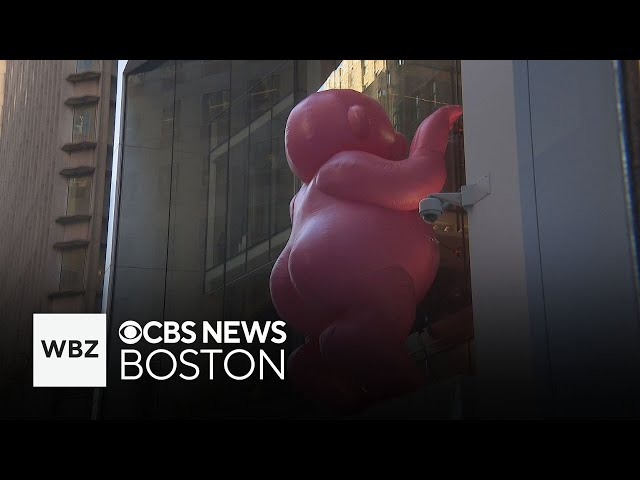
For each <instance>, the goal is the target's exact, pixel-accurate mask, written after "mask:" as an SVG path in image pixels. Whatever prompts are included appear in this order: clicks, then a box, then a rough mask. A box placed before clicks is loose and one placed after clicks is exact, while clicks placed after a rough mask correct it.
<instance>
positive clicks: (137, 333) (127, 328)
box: [118, 320, 142, 345]
mask: <svg viewBox="0 0 640 480" xmlns="http://www.w3.org/2000/svg"><path fill="white" fill-rule="evenodd" d="M118 335H120V340H122V341H123V342H124V343H126V344H127V345H133V344H134V343H137V342H138V340H140V337H142V329H141V328H140V325H138V323H137V322H134V321H133V320H127V321H126V322H124V323H123V324H122V325H120V329H119V330H118Z"/></svg>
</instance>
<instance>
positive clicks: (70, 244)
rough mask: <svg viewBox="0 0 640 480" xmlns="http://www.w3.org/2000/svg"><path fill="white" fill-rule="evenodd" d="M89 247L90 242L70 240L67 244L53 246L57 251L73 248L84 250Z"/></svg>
mask: <svg viewBox="0 0 640 480" xmlns="http://www.w3.org/2000/svg"><path fill="white" fill-rule="evenodd" d="M87 245H89V240H68V241H66V242H58V243H54V244H53V248H55V249H57V250H70V249H72V248H84V247H86V246H87Z"/></svg>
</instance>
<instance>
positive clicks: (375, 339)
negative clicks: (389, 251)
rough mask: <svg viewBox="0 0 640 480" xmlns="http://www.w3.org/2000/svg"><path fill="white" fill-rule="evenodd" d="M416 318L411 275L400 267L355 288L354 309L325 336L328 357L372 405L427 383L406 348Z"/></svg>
mask: <svg viewBox="0 0 640 480" xmlns="http://www.w3.org/2000/svg"><path fill="white" fill-rule="evenodd" d="M414 320H415V293H414V289H413V282H412V280H411V278H410V277H409V275H408V274H407V273H406V272H405V271H404V270H403V269H401V268H397V267H393V268H388V269H384V270H381V271H378V272H374V273H373V274H370V275H369V276H368V277H366V278H363V279H362V281H360V282H358V284H357V285H354V292H353V304H352V306H351V307H350V309H349V310H348V311H346V312H345V313H344V314H343V315H342V316H341V318H339V319H337V321H336V322H334V323H333V324H332V325H331V326H330V327H329V328H327V329H326V330H325V331H324V332H323V333H322V335H321V336H320V350H321V352H322V357H323V358H324V360H325V362H326V364H327V366H328V367H329V368H331V369H333V370H335V371H340V372H342V374H343V375H344V376H345V377H347V378H348V379H349V380H350V381H351V382H352V383H353V384H354V385H357V386H359V387H360V388H361V389H362V390H363V391H365V392H366V393H367V397H368V398H369V399H370V400H371V401H374V400H377V399H381V398H385V397H389V396H393V395H398V394H402V393H405V392H407V391H412V390H415V389H416V388H418V387H420V386H421V385H423V383H424V381H425V379H424V377H423V375H422V373H421V372H420V370H419V369H418V367H417V365H416V364H415V362H414V361H413V360H412V359H411V357H410V356H409V354H408V352H407V351H406V349H405V341H406V339H407V335H408V334H409V331H410V330H411V327H412V325H413V322H414Z"/></svg>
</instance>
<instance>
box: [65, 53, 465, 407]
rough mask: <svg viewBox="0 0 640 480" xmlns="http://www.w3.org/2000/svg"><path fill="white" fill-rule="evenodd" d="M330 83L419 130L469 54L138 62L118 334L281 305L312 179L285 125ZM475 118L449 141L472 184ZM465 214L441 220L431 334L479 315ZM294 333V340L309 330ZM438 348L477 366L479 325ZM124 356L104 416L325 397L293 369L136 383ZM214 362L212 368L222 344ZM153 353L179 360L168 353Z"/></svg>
mask: <svg viewBox="0 0 640 480" xmlns="http://www.w3.org/2000/svg"><path fill="white" fill-rule="evenodd" d="M326 88H352V89H354V90H358V91H361V92H363V93H365V94H366V95H369V96H371V97H373V98H375V99H376V100H378V101H379V102H380V103H381V104H382V105H383V106H384V108H385V110H386V111H387V113H388V115H389V118H390V119H391V120H392V122H393V124H394V126H395V128H396V129H397V130H399V131H400V132H402V133H403V134H405V136H406V137H407V138H408V139H409V140H410V139H411V138H412V136H413V134H414V132H415V130H416V129H417V127H418V125H419V124H420V122H421V121H422V120H424V118H426V117H427V116H428V115H429V114H430V113H432V112H433V111H434V110H435V109H437V108H438V107H440V106H442V105H447V104H461V89H460V62H459V61H454V60H451V61H441V60H434V61H430V60H422V61H416V60H329V61H317V60H232V61H229V60H188V61H183V60H170V61H162V62H159V61H136V62H135V63H134V62H132V61H129V63H128V64H127V68H126V69H125V72H124V97H123V98H124V100H123V116H122V119H123V120H122V121H123V128H122V138H121V141H120V146H119V151H118V153H119V156H116V158H119V160H120V173H119V185H118V195H117V199H118V200H117V202H118V203H117V208H116V210H115V215H114V218H115V227H116V228H115V229H114V232H115V233H114V236H113V238H112V241H113V249H112V256H111V258H108V259H107V267H106V268H107V271H108V272H109V278H108V281H107V282H106V284H105V285H106V286H107V288H108V290H107V292H108V295H109V297H108V301H107V302H106V310H107V312H108V314H109V318H110V327H109V338H110V342H112V343H113V342H117V341H118V328H119V326H120V325H121V324H122V323H123V322H124V321H126V320H128V319H134V320H136V321H137V322H139V323H140V324H144V323H146V322H149V321H151V320H157V321H158V320H159V321H162V320H165V321H166V320H174V321H178V322H182V321H187V320H192V321H194V322H196V323H198V322H202V321H204V320H208V321H216V320H247V321H267V320H276V319H278V316H277V313H276V311H275V309H274V308H273V305H272V303H271V299H270V293H269V275H270V272H271V268H272V266H273V262H274V261H275V260H276V259H277V257H278V255H279V254H280V252H281V251H282V249H283V248H284V246H285V245H286V243H287V240H288V238H289V234H290V231H291V221H290V218H289V203H290V201H291V198H292V197H293V195H294V194H295V192H296V191H297V189H298V188H299V187H300V182H299V180H297V179H296V178H295V177H294V176H293V174H292V172H291V171H290V169H289V166H288V164H287V160H286V155H285V151H284V130H285V124H286V121H287V118H288V115H289V113H290V111H291V109H292V108H293V107H294V106H295V105H296V104H297V103H299V102H300V101H301V100H302V99H304V98H305V97H306V96H308V95H310V94H312V93H314V92H316V91H318V90H321V89H326ZM461 132H462V127H461V125H459V126H457V127H456V129H454V131H453V133H452V136H451V143H450V146H449V148H448V153H447V169H448V178H447V184H446V185H445V187H444V188H445V190H447V191H457V190H459V188H460V186H461V185H462V184H463V183H464V154H463V144H462V135H460V133H461ZM77 188H78V189H81V188H82V186H81V185H78V187H77ZM466 228H467V227H466V218H465V214H464V213H461V212H456V211H450V212H446V213H445V214H444V215H443V216H442V217H441V218H440V219H439V220H438V222H436V223H435V224H434V230H435V231H436V235H437V238H438V241H439V243H440V245H441V247H442V248H441V258H442V259H441V267H440V272H439V274H438V277H437V280H436V283H435V284H434V286H433V288H432V289H431V291H430V292H429V294H428V296H427V298H425V299H424V301H423V302H422V303H421V304H420V306H419V309H418V311H417V312H416V327H415V332H416V334H419V333H420V332H421V331H423V329H430V328H432V326H434V325H436V324H437V323H438V321H440V320H442V319H445V318H447V317H448V316H451V315H465V314H467V315H470V308H469V307H470V304H471V295H470V281H469V273H468V270H469V259H468V242H467V238H466ZM469 320H470V317H469ZM287 333H288V339H287V343H286V345H285V347H286V351H287V354H288V353H290V352H291V351H292V350H293V349H295V348H296V347H297V346H298V345H299V344H300V343H301V342H302V341H303V340H304V339H303V338H302V337H301V335H299V334H298V332H295V331H293V330H288V332H287ZM113 345H114V346H115V345H116V343H113ZM161 345H162V348H166V349H168V350H170V351H171V350H172V349H174V348H175V351H176V352H178V351H179V350H180V349H181V347H174V346H173V345H164V344H161ZM260 347H263V348H264V347H265V346H262V345H260ZM432 347H433V351H432V353H434V352H435V354H434V355H432V358H431V359H430V360H429V362H430V363H429V365H427V368H428V369H429V371H430V373H431V374H432V377H433V378H436V379H439V378H441V379H447V378H449V377H451V376H453V375H456V374H459V373H463V374H468V373H472V370H473V361H472V360H473V351H472V332H471V335H469V338H464V340H463V341H461V342H460V341H459V342H457V343H455V344H451V343H449V344H447V345H444V346H442V348H441V350H442V353H441V354H438V353H437V352H436V350H438V348H440V347H439V346H438V348H436V347H435V346H432ZM141 348H142V349H144V348H145V347H141ZM154 348H158V345H156V346H154ZM190 348H194V349H196V350H197V349H198V345H192V346H191V347H190ZM238 348H245V349H247V350H252V349H256V348H258V346H256V345H243V346H242V347H238ZM266 348H267V349H268V348H269V346H268V345H267V346H266ZM279 348H280V347H278V349H279ZM438 351H439V350H438ZM143 355H144V351H143ZM416 361H420V362H424V360H423V359H421V358H418V357H417V360H416ZM109 362H110V364H109V369H108V372H109V375H110V376H109V378H108V380H107V383H108V385H109V388H107V389H105V390H104V391H102V392H101V395H100V397H99V400H100V401H99V408H98V411H97V416H99V417H101V418H115V417H141V416H149V417H165V416H168V417H194V416H196V417H207V418H208V417H218V418H230V417H236V416H237V417H260V418H262V417H268V416H284V417H286V416H294V415H296V414H297V413H300V414H306V413H309V412H310V411H312V410H310V408H311V407H309V406H308V405H307V404H306V403H305V402H304V401H303V400H302V399H300V398H298V396H297V395H296V394H295V392H293V390H292V389H291V387H290V386H289V385H288V383H287V382H286V381H285V382H281V381H262V382H261V381H259V380H255V381H254V380H247V381H243V382H234V381H232V380H228V379H225V378H220V379H218V380H216V381H210V380H209V379H208V378H206V376H204V375H201V376H200V377H201V378H198V379H197V380H195V381H190V382H186V381H184V380H180V379H177V380H175V381H174V380H172V379H171V380H167V381H162V382H159V381H153V380H151V381H145V380H144V377H143V379H141V380H140V381H136V382H123V381H121V380H120V379H119V375H120V366H119V362H120V359H119V358H116V357H114V356H111V357H110V358H109ZM199 362H202V368H205V367H206V363H207V362H208V358H206V357H205V358H203V359H201V360H199ZM196 363H198V362H196ZM153 367H154V371H156V370H155V369H157V371H158V372H162V371H163V370H166V369H167V368H168V366H167V365H163V364H162V363H161V362H159V363H157V364H156V365H154V366H153ZM231 368H233V367H231ZM238 368H242V367H241V366H239V367H238Z"/></svg>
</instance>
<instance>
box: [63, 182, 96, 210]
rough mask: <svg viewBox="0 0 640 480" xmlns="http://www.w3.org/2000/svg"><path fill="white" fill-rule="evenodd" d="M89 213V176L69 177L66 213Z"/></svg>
mask: <svg viewBox="0 0 640 480" xmlns="http://www.w3.org/2000/svg"><path fill="white" fill-rule="evenodd" d="M90 213H91V177H72V178H70V179H69V191H68V193H67V215H89V214H90Z"/></svg>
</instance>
